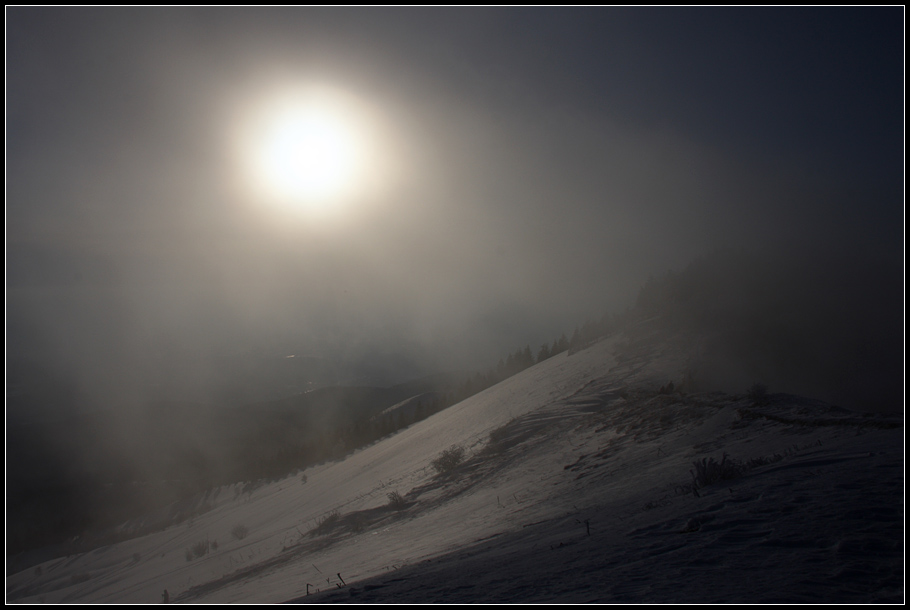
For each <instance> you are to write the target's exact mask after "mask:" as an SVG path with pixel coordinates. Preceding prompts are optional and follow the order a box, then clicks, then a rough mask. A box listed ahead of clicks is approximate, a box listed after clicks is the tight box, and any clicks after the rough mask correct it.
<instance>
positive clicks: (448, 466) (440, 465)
mask: <svg viewBox="0 0 910 610" xmlns="http://www.w3.org/2000/svg"><path fill="white" fill-rule="evenodd" d="M462 461H464V447H462V446H461V445H452V446H451V447H449V448H448V449H446V450H445V451H443V452H442V453H440V454H439V455H438V456H436V459H435V460H433V461H432V462H430V465H431V466H432V467H433V469H434V470H436V472H437V473H438V474H441V475H447V474H451V473H452V472H454V471H455V469H457V468H458V466H459V465H460V464H461V462H462Z"/></svg>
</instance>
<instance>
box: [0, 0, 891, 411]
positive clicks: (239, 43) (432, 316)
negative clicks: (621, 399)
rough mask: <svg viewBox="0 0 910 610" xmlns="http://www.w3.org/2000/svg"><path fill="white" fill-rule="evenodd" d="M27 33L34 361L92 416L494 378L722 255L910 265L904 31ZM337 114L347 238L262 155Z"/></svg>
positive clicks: (402, 17)
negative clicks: (250, 395) (273, 191)
mask: <svg viewBox="0 0 910 610" xmlns="http://www.w3.org/2000/svg"><path fill="white" fill-rule="evenodd" d="M6 14H7V64H6V67H7V121H6V127H7V139H6V150H7V166H6V171H7V188H6V195H7V205H6V221H7V225H6V226H7V231H6V254H7V267H6V270H7V280H6V281H7V302H6V305H7V330H8V343H7V350H8V358H11V359H16V358H28V359H41V360H44V361H46V362H48V363H52V364H54V365H55V366H60V367H62V369H65V370H66V371H67V373H68V374H73V375H76V376H77V377H78V378H79V379H80V383H81V384H82V386H83V389H84V390H85V391H86V392H87V393H88V394H89V395H90V396H92V398H93V399H94V400H98V401H102V402H103V401H105V400H119V399H120V397H121V396H123V395H128V394H133V395H135V393H136V391H137V390H139V391H141V390H142V389H143V388H147V387H148V386H150V385H153V384H154V383H157V382H158V381H160V379H161V377H162V376H163V375H166V374H170V373H169V371H170V372H171V373H173V374H183V375H190V374H191V375H192V376H193V377H194V378H195V379H198V380H200V383H204V382H205V380H206V379H216V378H217V377H218V375H219V372H218V369H219V367H220V366H221V364H220V363H222V362H223V360H224V359H225V358H231V357H235V356H237V355H238V354H239V355H241V356H242V355H243V354H246V353H250V354H260V355H261V354H269V355H271V354H274V355H276V356H281V355H289V354H297V355H312V356H322V357H328V358H338V357H347V358H357V357H359V356H360V355H362V354H364V353H374V354H389V353H400V354H407V355H409V356H411V357H415V358H418V359H419V360H420V361H421V362H424V363H426V364H428V365H434V366H435V365H437V364H438V365H439V366H470V365H471V364H472V363H478V366H488V365H489V364H491V363H495V361H496V360H497V359H498V358H499V357H500V356H502V355H504V354H505V353H507V352H508V351H510V350H512V349H514V348H515V347H518V346H520V345H523V344H525V343H531V345H532V349H535V351H536V347H535V346H539V344H540V343H541V342H543V341H547V340H552V339H553V338H554V336H555V335H558V333H559V332H562V331H563V330H567V331H571V329H572V327H573V326H574V325H575V324H577V323H580V322H583V321H584V319H585V318H586V317H589V316H599V315H600V314H601V313H603V312H604V311H606V310H616V309H620V308H623V307H625V306H627V305H630V304H631V303H632V302H633V300H634V297H635V295H636V292H637V289H638V287H639V286H640V285H641V284H642V283H643V282H644V281H645V280H646V279H647V276H648V275H649V274H652V273H655V274H656V273H660V272H663V271H665V270H667V269H671V268H675V269H679V268H681V267H683V266H685V265H686V264H687V263H688V262H690V261H691V260H692V259H693V258H695V257H697V256H699V255H702V254H704V253H706V252H709V251H711V250H713V249H715V248H718V247H724V246H737V247H739V246H742V247H746V248H752V249H755V250H756V251H773V252H775V253H786V254H788V255H792V256H803V257H804V256H818V257H822V258H823V257H824V256H826V255H828V254H829V253H832V252H837V253H839V254H847V255H849V256H855V257H857V258H865V257H868V258H870V259H873V258H890V259H896V257H898V256H901V255H902V247H903V218H904V216H903V210H904V208H903V130H904V126H903V103H904V102H903V70H904V65H903V36H904V31H903V20H904V9H903V8H902V7H894V8H874V9H858V8H849V9H847V8H827V9H809V8H806V9H783V8H763V9H745V8H742V9H740V8H727V9H700V8H688V9H667V8H652V9H649V8H623V9H617V8H600V9H553V8H551V9H537V8H528V9H364V8H350V9H310V8H297V9H256V8H248V9H228V8H217V9H207V8H201V9H155V8H120V9H102V8H82V9H63V8H7V11H6ZM311 86H319V87H322V88H325V89H326V90H331V91H333V92H335V94H336V95H337V96H338V97H337V98H336V99H337V100H339V101H338V104H339V105H340V106H339V107H341V106H344V108H345V109H353V110H351V112H352V113H353V114H351V115H350V116H353V117H354V119H352V122H351V123H349V127H350V128H351V129H353V130H354V132H355V136H356V137H361V140H362V142H364V143H365V144H363V146H364V150H368V151H369V154H368V155H367V154H366V153H364V154H365V156H364V159H366V161H364V164H363V165H364V167H366V169H365V170H363V171H364V173H363V176H368V178H365V177H361V181H360V182H359V183H358V188H357V189H355V190H354V191H352V194H350V195H348V196H347V198H346V199H345V200H344V202H343V205H339V207H338V208H337V210H335V211H333V212H332V213H329V214H324V215H314V214H308V213H296V212H294V211H293V210H289V209H287V208H283V207H281V206H276V205H273V202H269V201H267V199H268V197H266V196H265V194H264V193H257V191H256V189H255V188H252V187H249V184H248V181H247V178H246V177H247V174H248V173H249V171H250V168H249V165H250V162H251V161H250V158H251V156H250V154H248V151H245V150H243V144H242V143H243V142H246V140H243V137H242V135H238V134H245V133H249V130H250V129H252V128H251V127H250V125H252V124H253V121H254V117H256V116H258V115H257V113H258V112H261V111H262V108H266V107H268V104H269V103H270V100H274V99H277V97H280V96H281V95H282V92H286V91H291V90H297V89H300V88H306V87H311ZM355 139H356V138H355ZM238 142H241V144H238ZM165 363H167V364H165ZM169 367H170V368H169ZM190 371H191V373H190Z"/></svg>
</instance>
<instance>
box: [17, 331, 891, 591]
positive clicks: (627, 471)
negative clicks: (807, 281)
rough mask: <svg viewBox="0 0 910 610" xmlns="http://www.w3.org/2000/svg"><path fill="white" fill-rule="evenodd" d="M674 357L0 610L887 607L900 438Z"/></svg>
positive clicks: (610, 355)
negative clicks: (181, 605)
mask: <svg viewBox="0 0 910 610" xmlns="http://www.w3.org/2000/svg"><path fill="white" fill-rule="evenodd" d="M692 345H694V342H692V341H686V340H684V339H683V338H677V340H676V341H674V342H671V341H666V340H662V341H660V342H658V341H656V340H655V339H654V338H653V337H652V338H649V336H648V333H647V327H644V328H640V329H639V330H638V332H637V333H635V335H634V336H629V335H619V336H616V337H613V338H611V339H607V340H603V341H600V342H599V343H596V344H595V345H593V346H591V347H589V348H587V349H585V350H582V351H579V352H578V353H575V354H572V355H569V354H568V353H562V354H560V355H558V356H555V357H553V358H550V359H549V360H546V361H544V362H542V363H540V364H538V365H536V366H534V367H531V368H530V369H527V370H525V371H524V372H523V373H520V374H518V375H516V376H514V377H511V378H509V379H507V380H506V381H504V382H502V383H500V384H498V385H496V386H494V387H492V388H489V389H488V390H486V391H484V392H481V393H480V394H477V395H475V396H473V397H471V398H469V399H467V400H465V401H463V402H461V403H459V404H456V405H454V406H452V407H450V408H448V409H446V410H444V411H442V412H440V413H437V414H436V415H433V416H432V417H430V418H428V419H426V420H424V421H421V422H419V423H417V424H415V425H413V426H411V427H410V428H408V429H406V430H403V431H401V432H399V433H397V434H395V435H393V436H391V437H388V438H385V439H383V440H381V441H379V442H377V443H375V444H374V445H372V446H370V447H367V448H365V449H363V450H360V451H358V452H356V453H354V454H353V455H350V456H348V457H347V458H346V459H345V460H343V461H341V462H337V463H330V464H324V465H321V466H317V467H314V468H310V469H308V470H307V471H306V472H305V473H303V474H305V482H301V479H302V477H301V475H300V474H298V475H296V476H293V477H288V478H286V479H284V480H282V481H279V482H276V483H271V484H267V485H263V486H260V487H258V488H255V489H254V488H252V487H251V486H247V487H246V488H242V487H241V486H234V487H225V488H222V489H220V490H216V491H215V492H213V493H211V494H210V496H209V498H207V501H208V502H210V503H211V505H212V509H211V510H210V511H208V512H207V513H205V514H203V515H201V516H199V517H197V518H195V519H194V520H192V521H189V522H186V523H182V524H180V525H177V526H173V527H170V528H168V529H166V530H164V531H161V532H159V533H156V534H152V535H148V536H145V537H142V538H138V539H135V540H130V541H126V542H123V543H120V544H116V545H112V546H109V547H105V548H100V549H97V550H95V551H92V552H88V553H84V554H81V555H76V556H71V557H65V558H60V559H56V560H53V561H49V562H46V563H44V564H42V565H40V566H38V567H35V568H31V569H29V570H27V571H24V572H21V573H18V574H13V575H9V576H8V577H7V600H8V601H14V602H25V603H35V602H39V603H40V602H47V603H60V602H63V603H67V602H69V603H76V602H100V603H115V602H126V603H154V602H159V601H161V599H162V592H163V591H164V590H165V589H166V590H167V591H168V595H169V600H170V601H171V602H189V603H199V602H204V603H225V602H226V603H231V602H282V601H287V600H295V601H314V602H342V601H343V602H365V603H370V602H373V603H378V602H421V601H425V602H479V601H495V602H519V601H548V600H552V601H564V602H594V601H600V602H621V601H625V602H790V601H792V602H902V601H903V599H904V578H903V574H904V561H903V552H904V546H903V534H904V530H903V521H904V506H903V485H904V478H903V465H904V459H903V421H902V420H900V419H894V418H891V419H888V418H885V417H882V416H861V415H859V414H855V413H852V412H849V411H845V410H842V409H837V408H835V407H831V406H828V405H825V404H822V403H817V402H813V401H810V400H808V399H804V398H800V397H795V396H788V395H773V394H772V395H770V396H768V397H762V396H760V395H753V396H751V397H747V396H745V395H728V394H722V393H716V392H714V393H712V392H708V391H706V390H709V389H710V388H698V387H697V385H693V380H692V368H691V362H692V358H693V357H694V351H693V350H694V348H693V347H692ZM670 381H673V382H674V385H675V388H679V387H680V386H681V385H682V389H683V390H684V391H685V393H683V392H680V391H678V390H677V389H674V390H670V389H669V388H667V387H666V384H668V382H670ZM662 390H663V391H662ZM745 390H746V388H743V391H745ZM871 391H872V390H870V392H871ZM454 445H459V446H461V447H463V448H464V449H465V460H464V462H463V463H462V464H461V465H460V466H459V467H458V468H456V469H455V470H454V471H453V472H451V473H449V474H446V475H439V474H437V472H436V470H435V469H434V468H433V467H432V466H431V463H432V462H433V460H434V459H435V458H437V456H439V454H440V453H441V452H442V451H443V450H445V449H447V448H449V447H452V446H454ZM394 492H397V493H398V494H400V496H401V499H400V500H399V501H398V502H397V503H396V502H394V501H393V498H395V496H394V495H393V496H392V497H391V498H390V494H394ZM194 549H195V551H196V552H195V553H194ZM308 593H309V595H308Z"/></svg>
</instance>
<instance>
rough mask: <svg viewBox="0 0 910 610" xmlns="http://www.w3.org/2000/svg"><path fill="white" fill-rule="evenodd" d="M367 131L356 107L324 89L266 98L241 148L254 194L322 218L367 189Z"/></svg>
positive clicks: (289, 92) (343, 97) (298, 91)
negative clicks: (314, 213) (322, 215)
mask: <svg viewBox="0 0 910 610" xmlns="http://www.w3.org/2000/svg"><path fill="white" fill-rule="evenodd" d="M368 132H369V129H368V127H367V124H366V121H365V120H364V117H363V116H362V114H359V113H358V108H357V105H356V103H354V102H353V101H352V100H351V99H350V98H346V97H345V96H344V95H342V94H340V93H338V92H334V91H331V90H329V89H317V88H304V89H291V90H286V91H283V92H281V93H279V94H275V95H272V96H265V97H264V99H263V100H262V101H261V102H260V103H258V104H257V105H256V110H255V112H253V113H252V115H251V117H250V118H248V120H247V121H246V128H245V135H244V137H243V140H242V143H241V148H242V150H243V153H242V155H243V158H244V159H245V161H244V165H245V166H246V172H247V174H248V178H249V180H248V182H249V184H250V187H251V190H252V192H253V195H254V197H255V198H257V199H263V200H267V201H269V202H272V203H277V204H280V205H282V206H284V207H285V208H287V209H291V210H300V211H306V212H316V213H320V214H326V213H330V212H334V211H336V208H339V207H340V206H341V205H342V204H343V203H345V202H346V201H348V200H349V199H351V198H352V197H354V196H355V195H357V194H358V193H359V192H362V191H363V190H364V189H366V188H367V183H368V182H369V180H368V179H367V178H368V176H367V172H366V166H367V163H366V158H367V154H368V152H369V148H370V147H369V134H368Z"/></svg>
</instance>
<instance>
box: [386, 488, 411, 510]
mask: <svg viewBox="0 0 910 610" xmlns="http://www.w3.org/2000/svg"><path fill="white" fill-rule="evenodd" d="M386 495H387V496H388V498H389V507H390V508H392V509H393V510H404V509H405V508H407V506H408V503H407V501H406V500H405V499H404V496H402V495H401V494H400V493H398V492H397V491H390V492H389V493H387V494H386Z"/></svg>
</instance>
